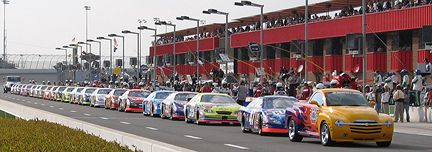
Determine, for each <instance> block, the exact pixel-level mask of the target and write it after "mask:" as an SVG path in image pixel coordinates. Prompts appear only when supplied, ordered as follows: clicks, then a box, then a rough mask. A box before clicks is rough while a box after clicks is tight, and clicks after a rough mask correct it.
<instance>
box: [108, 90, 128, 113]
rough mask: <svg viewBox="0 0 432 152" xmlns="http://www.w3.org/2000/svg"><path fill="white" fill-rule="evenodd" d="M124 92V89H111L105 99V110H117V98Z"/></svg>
mask: <svg viewBox="0 0 432 152" xmlns="http://www.w3.org/2000/svg"><path fill="white" fill-rule="evenodd" d="M125 92H126V89H113V90H111V92H110V93H108V95H107V96H106V97H105V109H111V110H113V109H117V108H118V102H117V100H118V98H119V97H120V96H121V95H122V94H123V93H125Z"/></svg>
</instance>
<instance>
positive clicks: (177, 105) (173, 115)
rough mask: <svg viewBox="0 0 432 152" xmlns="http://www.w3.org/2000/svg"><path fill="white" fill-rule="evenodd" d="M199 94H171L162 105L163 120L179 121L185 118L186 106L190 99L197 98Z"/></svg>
mask: <svg viewBox="0 0 432 152" xmlns="http://www.w3.org/2000/svg"><path fill="white" fill-rule="evenodd" d="M197 94H198V93H197V92H175V93H172V94H170V95H169V96H168V97H167V98H166V99H165V100H163V101H162V103H161V108H160V109H161V111H162V113H161V118H162V119H165V118H169V119H179V118H184V117H185V115H184V111H183V110H184V108H183V107H184V105H185V104H186V103H187V102H188V100H189V99H192V97H194V96H196V95H197Z"/></svg>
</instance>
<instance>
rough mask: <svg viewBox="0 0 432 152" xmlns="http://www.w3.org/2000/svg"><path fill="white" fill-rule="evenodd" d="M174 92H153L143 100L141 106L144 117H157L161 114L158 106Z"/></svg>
mask: <svg viewBox="0 0 432 152" xmlns="http://www.w3.org/2000/svg"><path fill="white" fill-rule="evenodd" d="M171 93H174V91H155V92H152V93H151V94H150V95H149V96H148V97H147V98H145V99H144V102H143V104H142V109H143V114H144V116H159V115H160V114H161V109H160V104H161V102H162V100H165V98H167V97H168V96H169V95H170V94H171Z"/></svg>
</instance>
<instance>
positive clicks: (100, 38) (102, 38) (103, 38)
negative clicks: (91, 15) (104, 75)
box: [96, 36, 113, 74]
mask: <svg viewBox="0 0 432 152" xmlns="http://www.w3.org/2000/svg"><path fill="white" fill-rule="evenodd" d="M96 39H98V40H109V41H110V67H109V68H110V71H111V74H112V64H113V58H112V39H109V38H105V37H102V36H99V37H97V38H96ZM101 57H102V56H101Z"/></svg>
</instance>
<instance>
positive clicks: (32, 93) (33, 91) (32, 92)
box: [29, 85, 38, 97]
mask: <svg viewBox="0 0 432 152" xmlns="http://www.w3.org/2000/svg"><path fill="white" fill-rule="evenodd" d="M37 87H38V85H32V87H31V88H30V89H29V97H33V96H34V94H35V91H36V88H37Z"/></svg>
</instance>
